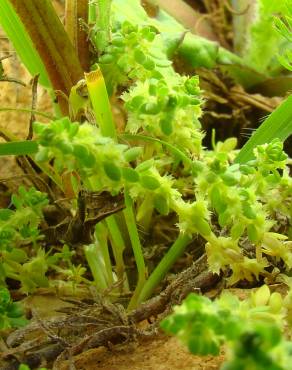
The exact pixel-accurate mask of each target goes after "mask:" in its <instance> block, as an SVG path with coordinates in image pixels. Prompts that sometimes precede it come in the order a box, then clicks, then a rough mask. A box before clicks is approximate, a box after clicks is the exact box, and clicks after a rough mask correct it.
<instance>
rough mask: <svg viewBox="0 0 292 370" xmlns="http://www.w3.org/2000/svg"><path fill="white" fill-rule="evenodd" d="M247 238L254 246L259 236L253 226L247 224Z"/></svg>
mask: <svg viewBox="0 0 292 370" xmlns="http://www.w3.org/2000/svg"><path fill="white" fill-rule="evenodd" d="M247 236H248V239H249V240H250V241H251V242H252V243H255V244H256V243H257V242H258V241H259V240H260V234H259V232H258V229H257V228H256V226H255V225H254V224H249V225H248V226H247Z"/></svg>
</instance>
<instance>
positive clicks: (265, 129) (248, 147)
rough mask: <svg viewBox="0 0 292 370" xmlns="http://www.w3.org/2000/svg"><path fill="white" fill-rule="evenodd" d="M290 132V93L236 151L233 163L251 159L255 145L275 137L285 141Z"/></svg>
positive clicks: (291, 99)
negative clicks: (237, 151) (238, 150)
mask: <svg viewBox="0 0 292 370" xmlns="http://www.w3.org/2000/svg"><path fill="white" fill-rule="evenodd" d="M291 134H292V95H290V96H289V97H288V98H287V99H286V100H285V101H284V102H283V103H282V104H281V105H280V106H279V107H278V108H277V109H276V110H274V112H273V113H272V114H271V115H270V116H269V117H268V118H267V119H266V120H265V121H264V122H263V123H262V124H261V126H260V127H259V128H258V129H257V130H256V132H255V133H254V134H253V135H252V137H251V138H250V139H249V140H248V142H247V143H246V144H245V145H244V146H243V148H242V149H241V150H240V152H239V153H238V155H237V157H236V158H235V163H245V162H248V161H249V160H251V159H253V157H254V156H253V149H254V148H255V147H256V146H257V145H262V144H265V143H269V142H270V141H272V140H273V139H275V138H279V139H280V140H282V141H285V140H286V139H287V138H288V137H289V136H290V135H291Z"/></svg>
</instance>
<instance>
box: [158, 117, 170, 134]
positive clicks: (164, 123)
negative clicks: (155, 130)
mask: <svg viewBox="0 0 292 370" xmlns="http://www.w3.org/2000/svg"><path fill="white" fill-rule="evenodd" d="M159 125H160V129H161V131H162V132H163V133H164V135H166V136H169V135H171V134H172V132H173V126H172V120H171V119H170V118H167V117H166V118H161V120H160V121H159Z"/></svg>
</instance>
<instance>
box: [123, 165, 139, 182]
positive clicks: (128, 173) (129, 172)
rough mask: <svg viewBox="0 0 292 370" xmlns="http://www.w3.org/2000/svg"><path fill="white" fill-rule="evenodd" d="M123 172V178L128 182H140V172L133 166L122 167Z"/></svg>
mask: <svg viewBox="0 0 292 370" xmlns="http://www.w3.org/2000/svg"><path fill="white" fill-rule="evenodd" d="M122 174H123V178H124V179H125V180H126V181H128V182H138V181H139V178H140V176H139V173H138V172H137V171H135V170H134V169H133V168H131V167H125V168H122Z"/></svg>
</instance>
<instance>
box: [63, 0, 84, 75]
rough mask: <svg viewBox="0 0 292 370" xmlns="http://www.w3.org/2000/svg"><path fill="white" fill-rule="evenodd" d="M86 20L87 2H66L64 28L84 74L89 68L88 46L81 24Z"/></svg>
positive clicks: (73, 0)
mask: <svg viewBox="0 0 292 370" xmlns="http://www.w3.org/2000/svg"><path fill="white" fill-rule="evenodd" d="M87 19H88V0H66V7H65V28H66V31H67V34H68V36H69V38H70V40H71V42H72V45H73V47H74V49H75V52H76V53H77V55H78V57H79V61H80V64H81V66H82V68H83V70H84V71H86V72H88V71H89V67H90V65H89V64H90V61H89V44H88V37H87V34H86V32H85V31H84V27H81V26H82V24H81V22H83V23H84V24H86V23H87Z"/></svg>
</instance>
